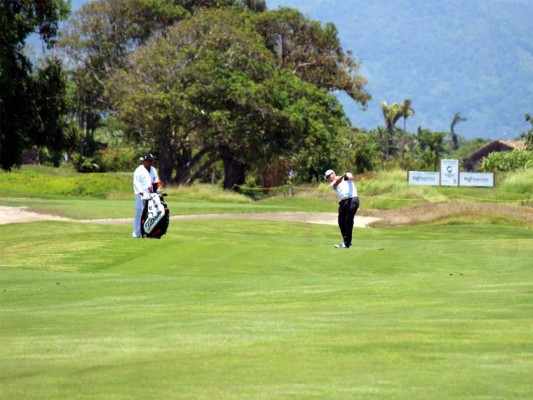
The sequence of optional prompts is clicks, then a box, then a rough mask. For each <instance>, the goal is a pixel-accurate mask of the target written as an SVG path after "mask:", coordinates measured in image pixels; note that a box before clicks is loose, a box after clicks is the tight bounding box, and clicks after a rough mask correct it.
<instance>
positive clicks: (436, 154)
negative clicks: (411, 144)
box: [415, 127, 449, 171]
mask: <svg viewBox="0 0 533 400" xmlns="http://www.w3.org/2000/svg"><path fill="white" fill-rule="evenodd" d="M448 135H449V133H448V132H431V131H430V130H429V129H423V128H421V127H419V128H418V132H417V134H416V137H415V138H416V140H417V142H418V151H419V154H420V158H419V161H418V165H417V166H418V168H420V169H433V171H437V170H438V166H439V162H440V159H441V158H442V155H443V154H444V152H445V147H444V138H445V137H446V136H448Z"/></svg>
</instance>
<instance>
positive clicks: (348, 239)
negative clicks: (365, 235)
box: [325, 169, 359, 249]
mask: <svg viewBox="0 0 533 400" xmlns="http://www.w3.org/2000/svg"><path fill="white" fill-rule="evenodd" d="M325 178H326V180H328V181H329V182H330V184H329V187H330V188H332V189H333V190H335V191H336V192H337V196H338V197H339V200H340V201H339V228H340V230H341V234H342V238H343V243H341V244H336V245H335V247H336V248H338V249H348V248H350V246H351V245H352V231H353V220H354V218H355V213H357V209H358V208H359V198H358V197H357V189H356V187H355V183H354V182H353V180H352V179H353V176H352V174H351V173H349V172H345V173H344V174H342V175H341V176H337V175H335V171H333V170H332V169H328V170H327V171H326V174H325Z"/></svg>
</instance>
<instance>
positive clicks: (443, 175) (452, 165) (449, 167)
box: [440, 159, 459, 186]
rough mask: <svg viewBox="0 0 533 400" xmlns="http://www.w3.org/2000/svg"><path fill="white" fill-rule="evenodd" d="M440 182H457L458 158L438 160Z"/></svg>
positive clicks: (446, 183)
mask: <svg viewBox="0 0 533 400" xmlns="http://www.w3.org/2000/svg"><path fill="white" fill-rule="evenodd" d="M440 184H441V185H442V186H457V185H458V184H459V160H446V159H444V160H440Z"/></svg>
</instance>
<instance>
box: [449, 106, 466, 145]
mask: <svg viewBox="0 0 533 400" xmlns="http://www.w3.org/2000/svg"><path fill="white" fill-rule="evenodd" d="M463 121H466V118H463V117H461V113H455V115H454V116H453V120H452V125H451V127H450V131H451V133H452V142H453V149H454V150H457V149H458V148H459V141H458V140H457V135H456V134H455V132H454V130H453V128H455V125H457V124H458V123H459V122H463Z"/></svg>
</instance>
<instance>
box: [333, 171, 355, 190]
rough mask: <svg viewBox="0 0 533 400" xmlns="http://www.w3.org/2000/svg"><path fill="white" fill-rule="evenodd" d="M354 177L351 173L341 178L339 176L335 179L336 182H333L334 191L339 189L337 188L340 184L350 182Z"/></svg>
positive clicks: (346, 173)
mask: <svg viewBox="0 0 533 400" xmlns="http://www.w3.org/2000/svg"><path fill="white" fill-rule="evenodd" d="M352 178H353V176H352V174H351V173H349V172H345V173H344V174H342V175H341V176H338V177H337V179H335V182H333V188H334V189H337V186H339V185H340V183H341V182H342V181H343V180H345V179H346V180H349V179H352Z"/></svg>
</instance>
